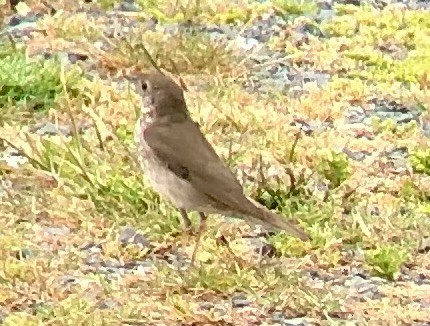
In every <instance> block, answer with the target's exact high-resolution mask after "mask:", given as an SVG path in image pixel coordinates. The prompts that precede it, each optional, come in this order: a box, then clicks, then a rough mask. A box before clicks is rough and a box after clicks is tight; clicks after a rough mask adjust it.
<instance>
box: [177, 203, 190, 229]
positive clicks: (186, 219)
mask: <svg viewBox="0 0 430 326" xmlns="http://www.w3.org/2000/svg"><path fill="white" fill-rule="evenodd" d="M179 212H180V213H181V218H182V229H183V230H184V232H185V233H188V234H189V233H192V225H191V220H190V218H189V217H188V215H187V211H186V210H185V209H183V208H180V209H179Z"/></svg>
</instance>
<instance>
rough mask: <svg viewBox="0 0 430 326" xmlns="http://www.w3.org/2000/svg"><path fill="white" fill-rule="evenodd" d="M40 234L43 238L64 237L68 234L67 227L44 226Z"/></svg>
mask: <svg viewBox="0 0 430 326" xmlns="http://www.w3.org/2000/svg"><path fill="white" fill-rule="evenodd" d="M42 232H43V234H44V235H45V236H65V235H68V234H69V233H70V229H69V228H68V227H67V226H44V227H42Z"/></svg>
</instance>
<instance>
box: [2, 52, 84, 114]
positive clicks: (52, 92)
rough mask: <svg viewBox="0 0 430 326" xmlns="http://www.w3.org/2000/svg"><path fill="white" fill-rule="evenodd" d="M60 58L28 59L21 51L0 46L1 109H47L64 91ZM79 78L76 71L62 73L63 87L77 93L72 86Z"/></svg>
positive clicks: (69, 91) (73, 94)
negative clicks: (62, 76) (19, 107)
mask: <svg viewBox="0 0 430 326" xmlns="http://www.w3.org/2000/svg"><path fill="white" fill-rule="evenodd" d="M61 74H63V68H62V65H61V62H60V60H58V59H56V58H54V59H50V60H42V59H30V58H27V56H26V54H25V52H24V50H16V51H12V50H11V49H9V48H7V47H6V48H5V47H1V46H0V110H1V109H2V107H5V106H9V105H16V106H23V107H25V108H26V109H27V110H40V111H43V110H47V109H49V108H50V107H51V106H52V105H53V103H54V101H55V100H56V99H57V98H58V97H59V96H60V95H61V94H62V93H63V91H64V88H63V84H62V82H61ZM80 78H81V74H80V73H79V72H78V71H77V70H71V71H69V72H64V80H65V83H66V84H65V85H64V87H65V90H66V91H67V92H68V93H69V95H70V96H72V97H73V96H76V95H77V94H78V93H77V90H76V89H75V87H74V85H76V83H77V82H78V80H79V79H80Z"/></svg>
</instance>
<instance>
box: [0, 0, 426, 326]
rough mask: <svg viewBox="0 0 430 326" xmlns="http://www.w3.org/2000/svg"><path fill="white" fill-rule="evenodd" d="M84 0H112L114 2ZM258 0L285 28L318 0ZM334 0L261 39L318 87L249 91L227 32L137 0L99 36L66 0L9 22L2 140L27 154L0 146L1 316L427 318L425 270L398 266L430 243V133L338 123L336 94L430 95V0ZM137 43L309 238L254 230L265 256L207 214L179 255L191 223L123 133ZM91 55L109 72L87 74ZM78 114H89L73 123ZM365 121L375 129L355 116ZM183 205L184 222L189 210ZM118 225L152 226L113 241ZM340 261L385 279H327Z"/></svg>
mask: <svg viewBox="0 0 430 326" xmlns="http://www.w3.org/2000/svg"><path fill="white" fill-rule="evenodd" d="M30 5H32V4H30ZM35 5H36V4H35ZM98 5H100V6H101V7H100V8H106V9H103V10H110V9H111V8H113V7H115V5H116V3H114V2H109V1H104V2H102V1H100V2H98V4H95V6H98ZM138 5H139V6H147V7H148V8H149V9H148V10H149V11H148V12H151V13H152V14H154V13H156V12H157V10H158V14H154V15H155V16H156V17H158V18H159V19H160V21H163V22H169V23H171V22H183V21H186V20H188V19H189V17H195V21H193V22H196V23H198V22H205V21H206V19H207V18H208V17H212V16H213V13H216V15H215V18H213V19H214V21H218V19H219V21H221V22H231V23H232V24H235V25H239V26H243V24H249V23H250V21H251V20H252V19H253V14H252V13H253V12H254V11H253V10H254V6H255V4H248V3H245V2H240V3H239V4H237V6H236V7H235V6H233V5H230V4H229V5H224V6H223V5H221V3H219V2H217V1H215V2H214V3H211V4H209V3H208V4H206V3H205V4H203V3H200V2H198V1H195V2H193V1H190V2H187V3H185V2H177V3H176V4H173V5H172V4H169V3H167V2H160V3H159V5H156V4H155V3H153V2H138ZM271 6H272V7H271ZM238 8H241V9H240V10H239V9H238ZM258 9H259V10H263V9H264V10H269V9H273V10H274V12H275V13H276V14H278V15H280V16H281V17H282V15H287V14H288V13H291V15H290V16H289V17H290V18H291V19H288V20H287V21H288V24H289V25H288V26H289V28H291V29H292V30H294V26H295V25H296V24H301V23H303V21H302V19H303V17H300V18H297V19H296V18H293V16H294V17H299V16H300V15H303V14H305V13H314V11H315V3H314V2H311V1H309V2H308V1H306V2H296V1H283V2H279V1H276V2H273V3H269V4H265V5H264V6H263V5H262V6H259V7H258ZM336 10H337V16H336V17H335V18H334V19H333V20H332V21H329V22H325V23H323V24H320V25H319V26H317V25H318V23H316V22H313V21H312V20H311V18H309V17H311V16H308V18H305V19H309V20H310V21H311V22H312V25H313V26H317V27H318V28H319V29H320V30H321V31H322V33H323V34H324V37H323V36H321V37H317V36H312V35H310V36H309V37H308V40H307V41H306V42H307V43H306V42H304V43H303V44H301V45H298V46H296V45H294V46H293V44H292V43H290V39H288V38H283V36H282V34H281V35H280V36H276V37H273V38H272V39H271V40H270V44H271V46H272V47H273V48H276V49H278V50H279V51H285V52H286V53H288V58H287V59H286V60H288V63H289V64H290V65H291V66H295V67H296V68H297V69H303V70H306V69H314V70H317V71H325V72H327V73H329V74H330V75H331V76H332V78H330V80H329V82H328V83H327V84H326V85H324V86H322V87H317V86H316V85H312V84H306V85H305V86H304V90H305V92H304V93H303V95H301V96H300V97H299V98H291V97H289V96H287V95H285V94H284V93H275V92H273V93H271V94H269V95H262V94H259V93H258V92H255V93H249V92H245V91H244V90H243V89H242V88H241V86H240V82H242V81H243V80H245V79H246V78H247V76H248V75H249V73H250V70H251V69H257V67H255V66H252V65H250V61H249V59H248V58H247V57H246V56H244V55H243V53H241V52H240V50H239V49H238V48H236V47H235V46H234V45H231V44H230V43H222V42H218V41H215V40H214V39H211V38H210V37H208V36H207V35H205V34H204V33H201V32H197V31H192V32H190V31H187V30H185V29H183V28H179V29H178V32H177V33H176V34H173V35H169V34H166V33H164V32H162V31H158V30H156V31H152V32H146V33H142V32H141V31H142V29H143V26H144V22H145V19H146V18H147V17H146V16H145V14H144V13H143V12H140V13H139V14H137V16H138V17H137V26H135V27H131V28H130V29H129V31H128V33H125V35H122V36H118V37H116V38H113V39H109V38H108V37H106V36H104V35H103V31H104V30H105V28H107V25H106V24H107V23H106V21H104V20H103V19H100V20H99V19H95V18H94V17H92V16H91V15H90V14H89V13H85V14H83V13H75V12H71V11H70V12H69V11H67V10H65V11H62V12H58V13H56V14H53V15H52V16H51V15H48V14H47V15H45V17H44V18H43V19H42V20H41V21H40V22H39V24H40V25H39V26H40V27H41V28H42V29H44V30H45V31H46V36H45V37H46V39H45V41H46V40H49V42H47V41H46V42H41V40H42V39H43V38H40V35H39V36H38V35H35V37H34V38H33V39H32V40H27V41H26V42H23V41H19V40H15V43H10V42H9V41H7V40H6V38H5V39H4V40H5V42H3V43H2V45H1V46H0V63H1V65H0V70H1V72H2V73H1V74H0V111H1V112H0V114H1V118H0V153H3V151H4V150H5V149H6V148H9V149H11V148H12V149H13V150H15V151H16V152H17V153H19V154H20V155H21V156H23V157H24V158H25V159H26V160H27V162H26V163H25V164H23V165H20V166H18V167H13V166H11V165H10V164H8V163H7V162H8V160H10V159H11V158H10V157H7V160H6V159H5V158H4V157H3V155H4V154H0V157H1V159H0V180H1V184H0V196H2V198H1V201H0V223H1V225H2V226H3V227H2V229H1V231H0V262H1V264H0V307H1V308H0V316H1V318H2V319H3V324H5V325H17V324H19V325H40V324H58V325H63V324H82V325H97V324H107V325H118V324H133V323H146V324H155V323H160V324H168V325H170V324H177V323H181V324H189V325H191V324H194V325H200V324H213V325H217V324H218V325H226V324H236V325H237V324H243V325H249V324H250V323H252V322H253V320H254V321H257V322H258V323H264V322H266V323H268V324H270V323H274V321H273V319H272V317H273V315H274V313H276V312H279V313H282V314H283V315H284V316H285V318H296V317H297V318H300V317H306V318H308V319H309V320H311V321H312V322H314V323H316V324H324V323H326V324H331V323H334V322H335V321H336V320H337V319H351V320H354V321H355V322H356V323H359V324H372V322H375V321H376V322H382V323H393V324H396V323H413V322H418V321H426V320H427V319H426V315H425V314H426V313H427V314H428V310H427V311H423V309H421V308H420V307H418V306H417V305H416V304H415V303H414V302H415V301H414V300H424V299H423V298H424V296H423V293H424V292H423V290H422V288H416V284H415V283H414V282H413V281H404V282H398V281H399V280H400V279H401V278H402V277H404V276H405V275H412V276H413V275H415V274H419V273H421V274H423V275H428V274H426V273H427V272H426V271H427V270H428V268H429V266H428V253H426V252H419V250H418V248H419V245H420V243H421V241H422V239H423V238H424V237H425V236H428V234H429V231H430V224H429V221H428V214H429V211H430V209H429V204H428V202H429V196H428V191H429V189H428V186H426V185H427V184H428V174H429V164H428V158H429V153H428V150H427V147H428V146H427V142H428V141H427V139H426V138H425V136H424V135H423V134H422V133H421V132H420V128H419V126H418V125H417V123H416V122H411V123H408V124H405V125H396V124H395V123H394V122H393V121H392V120H384V121H379V120H378V121H371V123H370V124H369V125H368V126H367V127H366V128H367V129H366V130H364V131H363V130H355V129H353V127H351V126H347V125H346V124H345V114H346V112H347V110H349V109H350V108H351V106H358V105H361V106H363V107H366V105H369V102H370V101H371V99H372V98H374V97H375V96H376V97H378V98H384V99H392V98H394V100H395V101H396V103H399V104H404V105H405V106H408V105H415V103H428V96H429V93H428V87H427V86H428V85H427V79H426V77H425V74H426V72H425V69H426V68H425V67H424V63H425V62H426V60H428V51H427V48H426V46H427V45H426V44H425V42H423V37H424V35H426V33H428V24H427V21H428V14H427V13H425V12H412V11H408V10H405V11H404V12H401V11H400V10H399V9H396V8H393V7H388V8H386V9H381V10H379V11H376V10H370V8H369V7H366V6H362V7H358V8H356V7H351V6H338V7H337V8H336ZM145 12H146V11H145ZM157 15H158V16H157ZM161 17H162V19H161ZM187 17H188V18H187ZM216 17H218V18H216ZM220 17H221V18H220ZM232 17H233V18H232ZM75 18H76V19H77V20H75ZM398 18H401V19H400V20H399V19H398ZM130 19H131V18H130ZM76 22H80V24H79V25H76ZM353 27H354V28H355V30H354V31H355V33H351V32H350V31H351V29H352V28H353ZM412 32H413V33H412ZM411 33H412V34H413V35H412V34H411ZM8 42H9V43H8ZM97 42H104V45H105V47H103V48H99V47H97V46H96V45H95V44H96V43H97ZM381 42H382V43H383V44H382V43H381ZM41 44H42V45H41ZM389 44H394V45H395V46H396V47H398V48H400V49H406V52H407V57H406V59H405V58H403V59H400V58H401V57H399V56H395V55H393V53H391V54H387V53H385V52H384V51H386V50H384V49H387V48H388V45H389ZM72 45H76V47H78V48H79V49H84V50H85V51H86V52H87V53H88V54H89V56H90V60H88V62H81V63H79V64H76V65H66V64H65V63H64V61H61V60H60V59H59V58H57V57H56V56H54V57H53V59H49V60H42V59H41V58H40V57H38V56H36V55H33V51H34V49H35V48H38V47H40V46H42V48H43V49H44V50H47V51H51V52H54V53H55V52H57V51H66V52H67V51H69V50H70V49H71V48H72V49H73V46H72ZM339 50H340V52H339ZM36 52H37V51H36ZM147 52H149V53H150V54H151V56H152V57H153V58H154V60H155V62H156V63H157V64H158V65H159V66H161V67H162V68H164V69H166V70H167V71H170V72H172V73H173V74H175V75H180V76H181V78H182V81H183V82H184V83H185V84H186V85H187V87H188V89H189V91H188V92H186V94H185V96H186V100H187V103H188V107H189V109H190V112H191V115H192V117H193V118H194V119H195V120H196V121H198V122H199V123H200V125H201V126H202V131H203V132H204V133H205V135H206V136H207V138H208V140H209V141H210V142H211V143H212V144H213V145H214V147H215V149H216V150H217V152H218V153H219V154H220V156H222V157H223V158H224V159H225V161H226V162H227V163H228V164H229V165H230V166H231V168H232V170H233V171H234V172H235V173H236V175H237V176H238V178H239V180H241V182H242V183H243V185H244V188H245V192H246V193H247V194H249V195H250V196H252V197H253V198H255V199H256V200H258V201H259V202H260V203H262V204H264V205H266V206H267V207H269V208H271V209H273V210H276V211H278V212H280V213H281V214H283V215H285V216H286V217H294V218H296V219H297V220H298V223H299V224H300V225H301V226H302V227H303V228H305V229H306V230H307V232H309V233H310V234H311V236H312V241H310V242H307V243H303V242H300V241H298V240H296V239H292V238H290V237H288V236H286V235H285V234H283V233H277V234H275V235H273V236H271V237H269V238H268V239H267V242H268V244H267V246H269V248H272V252H273V253H274V254H273V255H272V256H273V257H269V256H264V255H263V256H261V254H260V253H259V251H258V250H256V248H255V247H254V246H253V245H250V243H249V242H247V239H246V236H249V235H250V233H251V228H250V226H249V225H247V224H246V222H244V221H242V220H234V221H232V220H230V219H228V220H226V219H225V218H222V217H220V216H211V218H210V219H209V226H208V231H207V232H206V233H205V235H204V236H203V239H202V244H201V250H200V251H199V253H198V255H197V266H196V268H194V269H188V270H185V269H184V261H186V259H188V258H189V257H190V255H191V253H192V249H193V247H194V243H195V238H194V237H190V236H187V235H184V234H182V233H181V227H180V223H179V214H178V212H177V211H176V210H175V209H174V208H173V207H171V206H170V204H169V203H167V202H165V201H163V200H162V199H161V198H160V197H159V196H158V195H157V194H156V193H154V191H153V190H152V188H151V187H150V185H149V184H148V183H147V181H146V179H145V178H144V177H143V176H142V171H141V168H140V167H139V165H138V163H137V160H136V157H135V154H134V153H135V146H134V141H133V129H134V122H135V119H136V113H135V112H136V111H135V108H136V106H138V105H139V102H138V98H137V96H136V94H135V93H134V92H133V90H132V88H130V87H129V85H128V84H127V83H125V82H123V81H122V80H118V78H117V76H118V75H120V73H121V72H122V71H124V70H126V69H130V68H131V69H133V68H137V69H141V70H146V69H148V67H150V66H151V62H150V60H149V59H148V56H147ZM339 53H340V54H339ZM414 60H415V61H414ZM420 60H422V62H423V66H422V67H421V66H417V65H416V63H417V62H418V61H420ZM420 62H421V61H420ZM417 67H418V68H419V69H417ZM95 72H97V73H98V75H99V76H101V77H103V78H105V79H106V77H108V78H109V79H108V81H107V82H106V80H103V79H102V78H100V77H95V78H94V77H93V76H94V75H96V76H97V74H94V73H95ZM411 103H412V104H411ZM421 106H422V105H421ZM424 109H425V108H424ZM424 109H423V111H425V110H424ZM425 114H426V112H423V115H425ZM297 119H304V120H305V121H311V122H313V123H315V124H317V125H318V124H319V123H322V122H331V124H332V126H333V128H315V130H313V132H312V133H309V134H305V133H301V132H300V130H299V128H298V127H297V125H296V124H295V121H296V120H297ZM41 120H42V121H51V122H52V123H54V124H59V125H67V126H70V129H71V131H72V132H71V135H67V136H65V135H61V134H59V135H50V136H49V135H45V136H41V135H38V134H36V133H34V132H31V131H30V130H31V129H29V125H31V124H33V123H34V122H36V121H41ZM83 125H86V126H88V127H87V128H86V129H84V130H83V131H81V128H80V126H83ZM363 132H365V133H367V134H369V135H371V137H370V136H369V137H368V138H366V137H358V136H357V135H361V133H363ZM344 147H348V148H349V149H351V150H353V151H367V152H369V153H371V155H370V157H367V158H366V159H364V160H363V161H355V160H353V159H351V158H349V157H348V156H347V155H346V154H343V153H342V152H341V151H342V148H344ZM400 147H406V149H407V152H408V153H410V156H409V158H407V159H406V160H405V164H406V169H405V171H406V172H397V171H396V170H395V169H393V168H392V166H391V165H390V164H391V162H390V161H389V159H388V158H387V157H386V156H385V155H383V153H385V152H386V151H390V150H392V149H395V148H400ZM192 219H193V221H196V222H197V216H196V214H193V215H192ZM125 228H133V229H134V230H136V232H138V233H139V234H141V235H143V236H144V237H145V238H146V239H147V240H148V242H149V244H148V245H143V244H139V243H133V242H131V243H128V244H124V243H122V242H121V241H119V239H120V237H121V234H122V232H123V230H124V229H125ZM223 239H226V241H227V242H228V243H229V245H230V247H231V250H229V249H228V248H227V247H226V246H225V244H223V243H224V242H225V241H223ZM257 249H258V248H257ZM233 254H234V255H236V256H239V257H240V258H241V259H237V257H235V256H234V255H233ZM185 265H186V264H185ZM354 271H357V272H360V273H364V274H366V275H367V274H369V277H371V276H377V277H379V278H382V279H385V280H386V283H384V285H383V286H382V287H381V292H382V293H383V295H382V296H381V297H380V298H377V299H374V300H361V298H358V299H354V297H351V295H350V294H351V293H349V292H348V291H350V289H348V288H344V287H342V286H339V284H343V283H344V281H345V280H346V278H347V277H349V276H351V274H353V273H354ZM414 273H415V274H414ZM314 274H315V275H316V274H317V275H318V276H317V277H314V279H312V277H311V276H309V275H314ZM323 279H324V280H325V281H322V280H323ZM412 283H414V284H412ZM399 288H400V289H401V290H402V291H400V290H399ZM411 289H414V290H411ZM237 295H244V296H246V299H247V300H248V301H249V307H248V308H245V309H248V310H246V311H247V312H246V313H244V310H241V309H238V308H235V307H234V306H233V303H232V300H233V298H234V297H235V296H237ZM387 300H388V301H389V302H391V304H388V303H387V302H388V301H387ZM390 300H391V301H390ZM420 302H421V301H420ZM393 306H395V308H396V309H395V311H394V309H393ZM424 310H425V309H424ZM384 312H385V313H384Z"/></svg>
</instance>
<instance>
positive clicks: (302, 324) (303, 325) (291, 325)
mask: <svg viewBox="0 0 430 326" xmlns="http://www.w3.org/2000/svg"><path fill="white" fill-rule="evenodd" d="M282 325H283V326H308V325H311V324H310V323H309V322H308V321H307V320H306V319H304V318H291V319H284V320H283V323H282Z"/></svg>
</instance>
